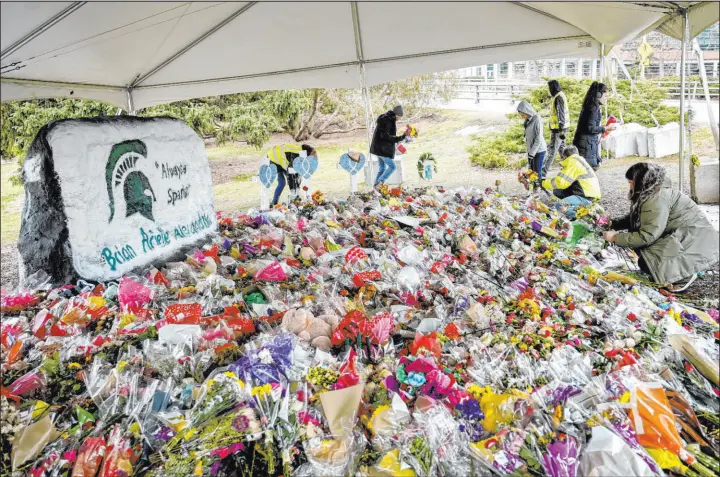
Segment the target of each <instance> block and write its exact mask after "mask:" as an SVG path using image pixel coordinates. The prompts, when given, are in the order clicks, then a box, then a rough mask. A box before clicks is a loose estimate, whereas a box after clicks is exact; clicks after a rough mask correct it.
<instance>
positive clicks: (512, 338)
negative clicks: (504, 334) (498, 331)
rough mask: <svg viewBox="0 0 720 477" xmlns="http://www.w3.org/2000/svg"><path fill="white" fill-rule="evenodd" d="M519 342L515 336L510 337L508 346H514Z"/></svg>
mask: <svg viewBox="0 0 720 477" xmlns="http://www.w3.org/2000/svg"><path fill="white" fill-rule="evenodd" d="M519 342H520V338H518V337H517V336H511V337H510V344H514V345H516V344H518V343H519Z"/></svg>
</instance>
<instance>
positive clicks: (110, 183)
mask: <svg viewBox="0 0 720 477" xmlns="http://www.w3.org/2000/svg"><path fill="white" fill-rule="evenodd" d="M146 157H147V147H146V146H145V143H144V142H142V141H139V140H137V139H133V140H130V141H123V142H121V143H118V144H115V145H114V146H113V148H112V150H111V151H110V157H109V158H108V162H107V165H106V166H105V182H106V183H107V191H108V197H109V198H110V219H109V220H108V222H112V219H113V217H114V216H115V197H114V193H113V191H114V189H115V188H116V187H117V186H119V185H120V184H123V196H124V198H125V206H126V207H125V210H126V213H125V217H130V216H131V215H133V214H140V215H142V216H143V217H146V218H148V219H150V220H152V221H153V222H154V221H155V219H154V218H153V212H152V203H153V202H154V201H155V200H156V199H155V192H154V191H153V189H152V187H151V186H150V181H149V180H148V178H147V176H146V175H145V174H143V173H142V172H141V171H139V170H137V168H136V165H137V161H138V160H139V159H141V158H142V159H144V158H146Z"/></svg>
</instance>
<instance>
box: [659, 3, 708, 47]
mask: <svg viewBox="0 0 720 477" xmlns="http://www.w3.org/2000/svg"><path fill="white" fill-rule="evenodd" d="M718 17H720V4H718V3H717V2H700V3H696V4H695V5H693V6H691V7H690V10H689V12H688V23H689V24H690V38H695V37H696V36H698V35H699V34H700V33H702V32H703V31H705V30H706V29H707V28H708V27H709V26H710V25H712V24H713V23H715V22H717V21H718ZM682 24H683V21H682V16H681V15H675V16H674V17H672V18H670V19H669V20H667V21H666V22H664V23H663V24H662V25H661V26H660V28H659V30H660V31H661V32H663V33H665V34H666V35H669V36H671V37H673V38H677V39H678V40H680V39H682V35H683V32H682Z"/></svg>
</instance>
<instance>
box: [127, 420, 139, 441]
mask: <svg viewBox="0 0 720 477" xmlns="http://www.w3.org/2000/svg"><path fill="white" fill-rule="evenodd" d="M128 430H129V431H130V432H132V433H133V435H134V436H135V437H138V438H139V437H140V434H141V433H142V430H141V429H140V424H139V423H138V422H137V421H135V422H133V423H132V424H130V427H129V428H128Z"/></svg>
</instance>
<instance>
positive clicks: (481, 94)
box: [454, 78, 720, 103]
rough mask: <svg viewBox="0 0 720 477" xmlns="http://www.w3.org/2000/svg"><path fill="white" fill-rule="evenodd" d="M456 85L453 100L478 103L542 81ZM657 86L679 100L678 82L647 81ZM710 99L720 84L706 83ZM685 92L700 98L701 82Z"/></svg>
mask: <svg viewBox="0 0 720 477" xmlns="http://www.w3.org/2000/svg"><path fill="white" fill-rule="evenodd" d="M454 81H455V84H456V94H455V99H463V100H470V101H474V102H475V103H479V102H480V101H488V100H504V101H507V100H510V99H512V98H513V96H515V95H522V94H524V93H525V92H526V91H527V90H528V89H531V88H535V87H537V86H542V85H544V84H545V82H544V81H528V80H506V79H484V78H479V79H478V78H460V79H456V80H454ZM649 81H652V82H654V83H656V84H658V85H659V86H660V87H661V88H662V89H664V90H665V91H666V92H667V95H668V99H680V81H678V80H668V79H664V80H649ZM708 89H709V91H710V97H711V99H713V100H717V99H718V98H720V82H719V81H718V80H710V81H709V83H708ZM687 91H688V95H689V96H690V97H696V98H700V97H702V96H703V95H704V92H703V87H702V82H701V81H700V80H699V79H691V80H689V81H688V82H687Z"/></svg>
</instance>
